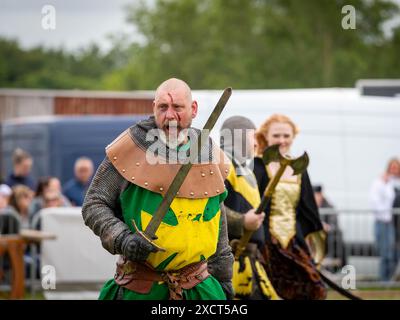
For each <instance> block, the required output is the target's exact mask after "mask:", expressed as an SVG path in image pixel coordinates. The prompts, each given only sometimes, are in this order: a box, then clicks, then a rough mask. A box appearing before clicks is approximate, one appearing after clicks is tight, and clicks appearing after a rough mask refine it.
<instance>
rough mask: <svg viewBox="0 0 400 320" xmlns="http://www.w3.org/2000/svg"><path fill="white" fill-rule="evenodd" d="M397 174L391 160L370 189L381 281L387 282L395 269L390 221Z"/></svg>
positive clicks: (398, 165) (399, 167)
mask: <svg viewBox="0 0 400 320" xmlns="http://www.w3.org/2000/svg"><path fill="white" fill-rule="evenodd" d="M399 174H400V163H399V160H397V159H391V160H390V161H389V164H388V166H387V169H386V172H385V173H384V174H383V175H382V176H381V177H380V178H378V179H376V180H375V181H374V183H373V184H372V186H371V189H370V202H371V206H372V209H373V211H374V214H375V241H376V245H377V248H378V253H379V255H380V259H381V261H380V270H379V273H380V278H381V280H389V279H390V277H391V276H392V273H393V271H394V268H395V230H394V225H393V221H392V220H393V203H394V199H395V189H394V186H395V183H396V180H397V179H398V176H399Z"/></svg>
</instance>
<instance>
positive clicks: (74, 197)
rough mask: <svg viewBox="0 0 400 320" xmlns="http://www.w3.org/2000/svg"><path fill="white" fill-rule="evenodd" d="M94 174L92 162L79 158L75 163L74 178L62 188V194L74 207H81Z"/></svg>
mask: <svg viewBox="0 0 400 320" xmlns="http://www.w3.org/2000/svg"><path fill="white" fill-rule="evenodd" d="M93 173H94V165H93V162H92V160H90V159H89V158H86V157H81V158H79V159H78V160H76V162H75V167H74V174H75V177H74V178H73V179H71V180H70V181H68V182H67V183H66V184H65V185H64V188H63V193H64V194H65V196H66V197H67V198H68V199H69V200H70V201H71V203H72V204H73V205H74V206H78V207H80V206H82V204H83V200H84V199H85V195H86V191H87V189H88V188H89V185H90V182H91V181H92V177H93Z"/></svg>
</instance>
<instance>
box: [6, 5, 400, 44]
mask: <svg viewBox="0 0 400 320" xmlns="http://www.w3.org/2000/svg"><path fill="white" fill-rule="evenodd" d="M146 1H152V0H146ZM393 1H396V2H397V3H398V4H399V5H400V0H393ZM134 2H137V0H0V36H5V37H7V38H15V39H18V41H19V42H20V44H21V45H22V46H23V47H25V48H29V47H32V46H35V45H38V44H42V45H44V46H46V47H60V46H63V47H64V48H67V49H70V50H75V49H77V48H79V47H85V46H86V45H87V44H88V43H90V42H96V43H98V44H99V45H100V46H101V47H102V48H104V49H108V48H109V47H110V41H109V40H107V37H106V36H107V34H113V33H117V32H121V31H122V32H127V33H129V34H131V35H135V30H134V28H133V26H131V25H128V24H127V23H126V22H125V17H126V16H125V10H124V5H126V4H131V3H134ZM47 4H48V5H53V6H54V7H55V9H56V29H55V30H44V29H43V28H42V18H43V15H42V12H41V11H42V8H43V6H44V5H47ZM393 24H400V16H399V17H397V18H396V19H395V20H394V21H392V22H391V23H389V24H388V26H387V28H390V27H391V26H392V25H393Z"/></svg>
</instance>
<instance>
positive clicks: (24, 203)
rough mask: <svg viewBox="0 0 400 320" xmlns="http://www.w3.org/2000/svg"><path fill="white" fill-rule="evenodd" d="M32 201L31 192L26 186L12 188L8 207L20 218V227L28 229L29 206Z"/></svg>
mask: <svg viewBox="0 0 400 320" xmlns="http://www.w3.org/2000/svg"><path fill="white" fill-rule="evenodd" d="M32 199H33V191H32V190H31V189H29V188H28V187H27V186H23V185H18V186H15V187H14V188H12V194H11V198H10V207H11V208H13V209H14V210H15V211H16V212H17V213H18V214H19V215H20V217H21V227H22V228H25V229H26V228H29V216H28V213H29V206H30V205H31V202H32Z"/></svg>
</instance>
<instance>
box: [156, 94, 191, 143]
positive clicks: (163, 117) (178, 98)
mask: <svg viewBox="0 0 400 320" xmlns="http://www.w3.org/2000/svg"><path fill="white" fill-rule="evenodd" d="M153 111H154V117H155V121H156V124H157V127H158V128H160V129H162V130H163V131H164V132H165V134H166V136H169V135H178V134H179V133H180V132H181V131H182V130H183V129H187V128H189V127H190V126H191V124H192V120H193V119H194V118H195V117H196V114H197V102H196V101H191V99H190V98H189V96H188V94H187V91H185V90H184V89H183V88H177V89H175V90H170V91H167V90H161V91H160V92H158V94H157V96H156V97H155V100H154V103H153ZM175 128H176V129H175ZM175 130H176V131H177V132H175Z"/></svg>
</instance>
